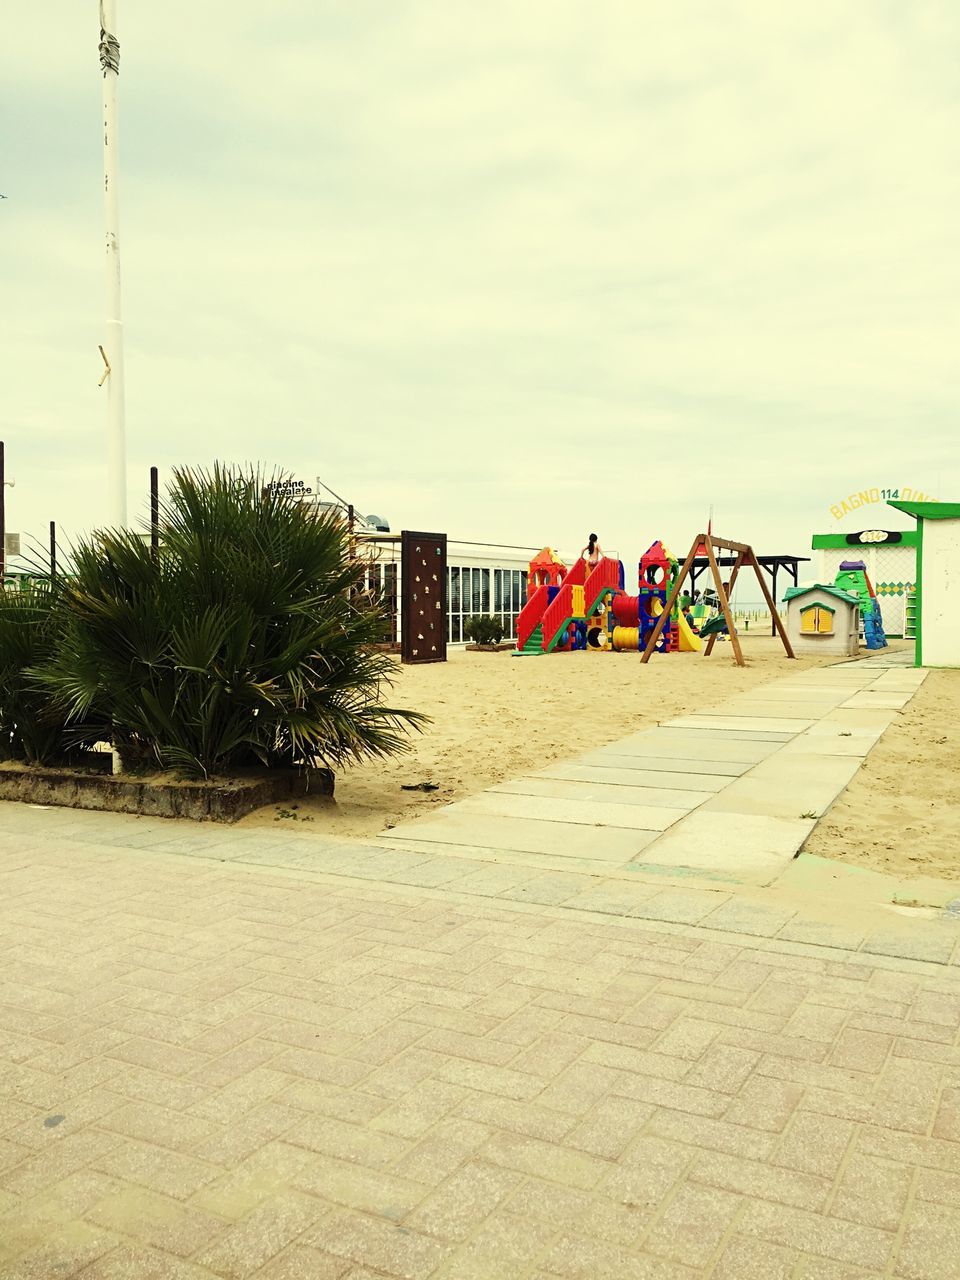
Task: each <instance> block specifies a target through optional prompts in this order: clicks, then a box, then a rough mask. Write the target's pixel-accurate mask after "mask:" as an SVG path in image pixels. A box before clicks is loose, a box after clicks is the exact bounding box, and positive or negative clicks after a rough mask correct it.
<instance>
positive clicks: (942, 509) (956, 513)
mask: <svg viewBox="0 0 960 1280" xmlns="http://www.w3.org/2000/svg"><path fill="white" fill-rule="evenodd" d="M887 505H888V506H891V507H896V508H897V510H898V511H905V512H906V514H907V515H908V516H916V518H917V519H918V520H960V502H888V504H887Z"/></svg>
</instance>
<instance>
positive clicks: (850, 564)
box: [833, 560, 887, 649]
mask: <svg viewBox="0 0 960 1280" xmlns="http://www.w3.org/2000/svg"><path fill="white" fill-rule="evenodd" d="M833 585H834V587H836V589H837V590H838V591H846V592H847V594H848V595H851V596H856V597H857V600H858V602H859V604H860V625H861V626H862V627H863V643H864V644H865V645H866V647H867V648H868V649H885V648H886V647H887V637H886V636H885V635H884V631H883V617H882V616H881V613H880V601H879V600H878V599H877V593H876V592H875V591H874V589H873V584H872V583H871V581H870V578H869V576H868V574H867V566H866V564H865V563H864V562H863V561H862V560H844V561H842V562H841V565H840V568H839V569H838V570H837V576H836V577H835V578H834V580H833Z"/></svg>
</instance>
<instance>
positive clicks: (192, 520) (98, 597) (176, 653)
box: [38, 466, 426, 777]
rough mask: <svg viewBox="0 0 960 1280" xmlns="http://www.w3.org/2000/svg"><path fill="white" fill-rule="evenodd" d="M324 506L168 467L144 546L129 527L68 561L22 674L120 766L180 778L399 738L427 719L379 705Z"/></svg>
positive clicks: (358, 752) (231, 476)
mask: <svg viewBox="0 0 960 1280" xmlns="http://www.w3.org/2000/svg"><path fill="white" fill-rule="evenodd" d="M359 574H360V568H359V567H358V566H357V565H356V564H351V563H350V560H349V557H348V543H347V531H346V529H345V527H344V524H343V522H342V521H341V520H340V519H339V517H337V516H336V515H335V514H332V513H323V512H317V510H316V509H315V508H311V507H308V506H306V505H304V504H302V503H298V502H296V501H294V500H292V499H290V498H289V497H286V496H284V495H283V494H282V493H281V492H278V491H277V490H276V489H275V488H270V487H266V486H265V477H263V476H262V475H260V474H258V473H254V474H250V473H241V472H239V471H237V470H235V469H232V468H228V467H223V466H217V467H215V468H214V469H213V471H212V472H206V471H199V472H198V471H192V470H180V471H177V472H176V473H175V477H174V481H173V484H172V486H171V491H170V493H169V496H168V497H167V499H166V500H165V502H164V503H163V506H162V510H161V516H160V545H159V551H158V553H157V555H156V556H154V555H152V554H151V551H150V548H149V546H147V545H145V543H144V540H143V538H142V537H141V536H140V535H139V534H138V533H133V532H124V531H113V532H105V533H101V534H98V535H96V536H95V537H94V538H92V539H91V540H89V541H87V542H85V543H83V544H81V545H80V546H79V547H77V548H76V550H75V551H74V553H73V555H72V573H71V576H70V578H69V579H66V580H64V583H63V586H62V588H61V607H60V609H59V611H58V613H59V632H58V636H57V647H56V652H55V653H54V654H53V655H52V656H51V658H50V659H49V660H48V661H47V662H46V663H44V664H43V665H42V667H41V668H40V670H39V672H38V675H39V678H40V679H41V680H42V682H43V684H44V686H45V688H46V689H47V690H48V691H49V694H50V696H51V698H52V699H53V700H54V701H55V703H56V704H57V705H58V706H59V707H60V708H61V709H62V711H63V712H64V713H65V715H66V716H67V717H68V718H69V720H70V722H71V724H72V725H73V727H74V731H75V732H76V733H78V734H82V735H83V736H85V737H91V736H92V737H94V738H101V737H102V738H104V739H106V740H108V741H111V742H112V743H113V745H114V746H115V747H116V749H117V750H118V751H119V752H120V755H121V759H122V760H123V762H124V764H125V766H126V767H133V768H145V767H157V766H160V767H163V768H176V769H178V770H180V771H181V772H183V773H184V774H186V775H188V776H193V777H197V776H203V777H206V776H209V775H211V774H223V773H226V772H229V771H230V770H232V769H236V768H242V767H245V766H249V765H255V764H261V765H267V766H283V765H294V764H301V763H303V764H307V765H310V766H314V767H316V766H324V765H326V766H336V765H339V764H342V763H345V762H346V761H349V760H360V759H362V758H364V757H369V756H388V755H391V754H393V753H395V752H398V751H403V750H406V748H407V742H406V730H408V729H409V728H411V727H413V728H419V727H421V726H422V725H423V724H424V723H425V722H426V718H425V717H424V716H421V715H419V714H418V713H416V712H413V711H402V710H398V709H396V708H394V707H390V706H387V705H385V704H384V702H383V700H382V696H383V689H384V686H385V684H387V683H389V675H390V672H391V670H392V664H391V661H390V659H389V658H388V657H387V656H386V655H384V654H379V653H376V652H375V651H374V650H373V649H372V648H371V645H372V644H373V643H374V642H375V641H376V639H377V638H378V636H379V634H380V633H381V629H382V625H383V619H382V614H381V613H380V611H379V610H378V609H376V608H373V607H371V606H370V604H369V602H367V601H366V600H357V599H354V598H351V597H354V596H355V590H354V589H355V587H356V585H357V582H358V578H359Z"/></svg>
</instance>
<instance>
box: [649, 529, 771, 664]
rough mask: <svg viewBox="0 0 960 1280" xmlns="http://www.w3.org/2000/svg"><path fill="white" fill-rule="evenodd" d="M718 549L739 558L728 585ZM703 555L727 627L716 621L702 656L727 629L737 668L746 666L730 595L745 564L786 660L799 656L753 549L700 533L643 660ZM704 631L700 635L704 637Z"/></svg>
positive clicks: (711, 628)
mask: <svg viewBox="0 0 960 1280" xmlns="http://www.w3.org/2000/svg"><path fill="white" fill-rule="evenodd" d="M716 547H720V548H721V549H722V550H724V551H734V552H736V557H737V558H736V560H735V561H734V562H733V572H732V573H731V574H730V580H729V582H723V581H722V580H721V578H720V568H719V566H718V565H717V557H716V552H715V550H714V548H716ZM704 555H706V558H707V563H708V566H709V568H710V572H711V574H712V575H713V583H714V587H715V588H716V592H717V599H718V601H719V603H720V609H721V611H722V615H723V622H724V624H725V625H724V626H722V625H721V624H720V623H719V622H717V623H716V625H715V627H713V626H711V627H710V628H709V631H710V633H711V634H709V635H708V638H707V643H706V647H705V648H704V651H703V656H704V657H705V658H708V657H709V656H710V654H711V653H712V652H713V646H714V644H715V643H716V640H717V635H718V633H719V632H720V631H722V630H725V631H726V633H727V634H728V635H729V637H730V641H731V644H730V647H731V649H732V650H733V656H734V659H735V660H736V663H737V666H738V667H742V666H745V665H746V664H745V663H744V660H743V651H742V650H741V648H740V641H739V639H738V637H737V628H736V626H735V625H734V621H733V613H732V612H731V609H730V595H731V593H732V591H733V588H734V586H735V584H736V581H737V575H738V574H739V572H740V570H741V568H742V567H743V566H744V565H745V564H746V565H749V566H750V568H751V569H753V571H754V572H755V573H756V575H757V582H759V584H760V590H761V591H762V592H763V598H764V600H765V601H766V605H767V608H768V609H769V610H770V617H771V619H772V621H773V625H774V627H775V629H776V632H777V634H778V635H779V636H780V639H781V641H782V642H783V647H784V650H785V652H786V655H787V657H788V658H793V657H795V656H796V655H795V654H794V652H793V648H792V647H791V644H790V641H789V639H788V637H787V632H786V629H785V627H784V625H783V622H782V621H781V619H780V615H779V613H777V606H776V605H775V604H774V601H773V597H772V596H771V594H770V591H769V588H768V587H767V584H766V582H765V581H764V578H763V573H762V571H761V569H760V564H759V562H758V560H757V557H756V555H755V554H754V551H753V548H752V547H751V546H750V545H749V544H748V543H746V542H728V541H727V539H726V538H718V537H717V536H716V535H715V534H713V533H710V532H708V533H699V534H697V536H696V538H694V540H693V545H692V546H691V548H690V553H689V555H688V556H687V558H686V560H684V562H683V566H682V568H681V569H680V571H679V573H678V574H677V575H676V577H675V579H674V583H673V586H672V587H671V589H670V594H669V596H668V597H667V601H666V603H665V605H664V606H663V610H662V612H661V614H660V616H659V617H658V618H657V620H656V623H655V624H654V627H653V630H652V631H651V632H650V636H649V638H648V640H647V643H646V645H645V647H644V650H643V657H642V658H641V659H640V661H641V662H649V661H650V655H651V653H653V652H654V650H655V649H656V647H657V643H658V641H659V639H660V636H661V634H662V632H663V630H664V628H665V626H666V620H667V619H668V618H669V617H670V614H671V611H672V610H673V609H674V608H675V607H676V603H677V600H678V599H679V596H680V588H681V587H682V586H683V584H684V582H685V581H686V578H687V574H688V573H689V572H690V570H691V568H692V567H693V562H694V560H696V559H697V557H698V556H701V557H702V556H704ZM707 629H708V628H704V629H703V630H707ZM703 630H701V635H702V634H703Z"/></svg>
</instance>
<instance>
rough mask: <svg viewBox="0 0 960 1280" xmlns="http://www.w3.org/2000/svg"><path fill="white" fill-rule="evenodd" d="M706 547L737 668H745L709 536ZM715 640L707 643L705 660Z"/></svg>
mask: <svg viewBox="0 0 960 1280" xmlns="http://www.w3.org/2000/svg"><path fill="white" fill-rule="evenodd" d="M704 546H705V547H706V548H707V559H708V560H709V561H710V571H711V573H712V574H713V583H714V586H715V587H716V589H717V597H718V598H719V600H720V607H721V609H722V610H723V618H724V621H725V622H726V624H727V634H728V635H729V637H730V643H731V645H732V646H733V654H734V657H735V658H736V660H737V666H738V667H745V666H746V665H747V664H746V663H745V662H744V660H743V651H742V650H741V648H740V641H739V639H738V638H737V628H736V627H735V626H734V622H733V615H732V613H731V612H730V601H729V600H728V599H727V593H726V591H725V590H724V588H723V579H722V578H721V577H720V569H719V567H718V565H717V558H716V556H715V555H714V554H713V539H712V538H711V536H710V535H709V534H707V536H706V537H705V538H704ZM746 550H749V548H745V551H746ZM743 554H744V553H741V555H740V556H739V557H738V559H737V563H736V564H735V565H734V572H736V571H737V570H738V569H739V568H740V562H741V561H742V559H743ZM715 638H716V637H715V636H710V639H709V640H708V641H707V649H706V652H705V653H704V655H703V656H704V657H705V658H706V657H709V655H710V653H711V651H712V649H713V641H714V639H715Z"/></svg>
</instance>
